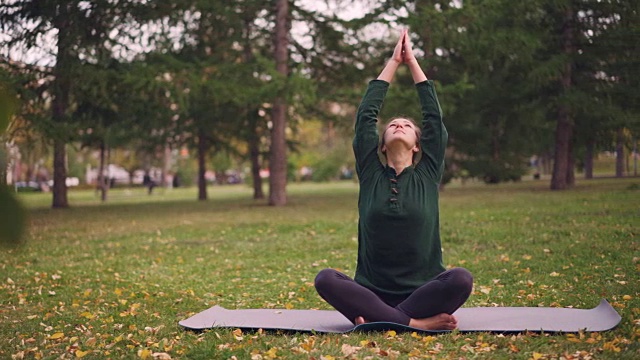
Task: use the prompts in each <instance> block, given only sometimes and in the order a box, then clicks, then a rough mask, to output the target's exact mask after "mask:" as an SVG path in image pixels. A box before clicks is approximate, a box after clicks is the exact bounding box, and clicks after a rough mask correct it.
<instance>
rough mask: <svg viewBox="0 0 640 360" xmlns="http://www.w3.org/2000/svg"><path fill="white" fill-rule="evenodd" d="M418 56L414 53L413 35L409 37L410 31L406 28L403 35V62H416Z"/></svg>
mask: <svg viewBox="0 0 640 360" xmlns="http://www.w3.org/2000/svg"><path fill="white" fill-rule="evenodd" d="M415 61H417V60H416V56H415V55H414V54H413V44H412V43H411V37H409V31H408V30H406V29H405V30H404V31H403V36H402V62H404V63H405V64H409V63H411V62H415Z"/></svg>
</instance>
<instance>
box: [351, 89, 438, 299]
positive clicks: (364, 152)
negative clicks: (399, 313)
mask: <svg viewBox="0 0 640 360" xmlns="http://www.w3.org/2000/svg"><path fill="white" fill-rule="evenodd" d="M388 88H389V83H387V82H385V81H382V80H373V81H371V82H370V83H369V86H368V88H367V90H366V92H365V94H364V96H363V98H362V101H361V103H360V106H359V108H358V112H357V115H356V125H355V138H354V140H353V150H354V153H355V157H356V172H357V174H358V178H359V181H360V193H359V198H358V210H359V222H358V262H357V267H356V274H355V280H356V281H357V282H358V283H360V284H362V285H364V286H365V287H368V288H370V289H372V290H374V291H375V292H377V293H381V294H384V295H390V296H408V295H409V294H411V293H412V292H413V291H414V290H415V289H417V288H418V287H419V286H421V285H423V284H424V283H425V282H427V281H428V280H430V279H432V278H433V277H435V276H436V275H438V274H439V273H441V272H443V271H444V270H445V268H444V265H443V262H442V251H441V243H440V230H439V226H440V225H439V208H438V187H439V183H440V179H441V177H442V172H443V170H444V152H445V148H446V144H447V131H446V129H445V127H444V125H443V123H442V112H441V109H440V104H439V103H438V99H437V96H436V92H435V88H434V86H433V82H432V81H424V82H421V83H418V84H416V90H417V93H418V98H419V100H420V105H421V109H422V123H421V126H422V137H421V138H420V147H421V150H422V154H421V157H420V160H419V161H418V162H417V163H416V164H414V165H412V166H409V167H407V168H405V169H404V170H403V171H402V172H401V173H400V174H397V173H396V171H395V170H394V169H393V168H391V167H389V166H385V165H384V164H383V163H381V162H380V159H379V157H378V141H379V134H378V129H377V126H376V125H377V120H378V114H379V112H380V109H381V108H382V104H383V102H384V98H385V95H386V93H387V90H388Z"/></svg>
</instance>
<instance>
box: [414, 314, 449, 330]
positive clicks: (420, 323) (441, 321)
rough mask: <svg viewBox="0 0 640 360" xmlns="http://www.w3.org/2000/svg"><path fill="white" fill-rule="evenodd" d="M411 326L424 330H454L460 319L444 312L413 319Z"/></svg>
mask: <svg viewBox="0 0 640 360" xmlns="http://www.w3.org/2000/svg"><path fill="white" fill-rule="evenodd" d="M409 326H411V327H414V328H417V329H423V330H453V329H455V328H456V327H458V320H457V319H456V318H455V316H453V315H449V314H446V313H442V314H438V315H435V316H432V317H428V318H424V319H411V320H409Z"/></svg>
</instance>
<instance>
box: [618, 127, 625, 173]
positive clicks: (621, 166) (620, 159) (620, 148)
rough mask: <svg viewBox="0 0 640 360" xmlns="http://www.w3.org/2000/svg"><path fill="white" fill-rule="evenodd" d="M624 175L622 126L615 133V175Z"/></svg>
mask: <svg viewBox="0 0 640 360" xmlns="http://www.w3.org/2000/svg"><path fill="white" fill-rule="evenodd" d="M623 176H624V128H619V129H618V132H617V134H616V177H617V178H621V177H623Z"/></svg>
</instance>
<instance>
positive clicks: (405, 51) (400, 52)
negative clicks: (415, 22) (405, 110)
mask: <svg viewBox="0 0 640 360" xmlns="http://www.w3.org/2000/svg"><path fill="white" fill-rule="evenodd" d="M400 64H406V65H407V66H409V70H410V71H411V76H412V77H413V81H414V82H415V83H416V84H417V83H419V82H422V81H425V80H427V76H426V75H425V74H424V72H423V71H422V69H421V68H420V64H418V60H416V57H415V55H414V54H413V44H412V43H411V38H410V37H409V31H408V30H407V29H403V30H402V33H401V34H400V38H399V39H398V42H397V43H396V46H395V48H394V49H393V55H391V59H389V61H388V62H387V64H386V66H385V67H384V69H382V72H381V73H380V75H379V76H378V79H379V80H384V81H387V82H391V80H392V79H393V75H394V74H395V72H396V70H397V69H398V66H399V65H400Z"/></svg>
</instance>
